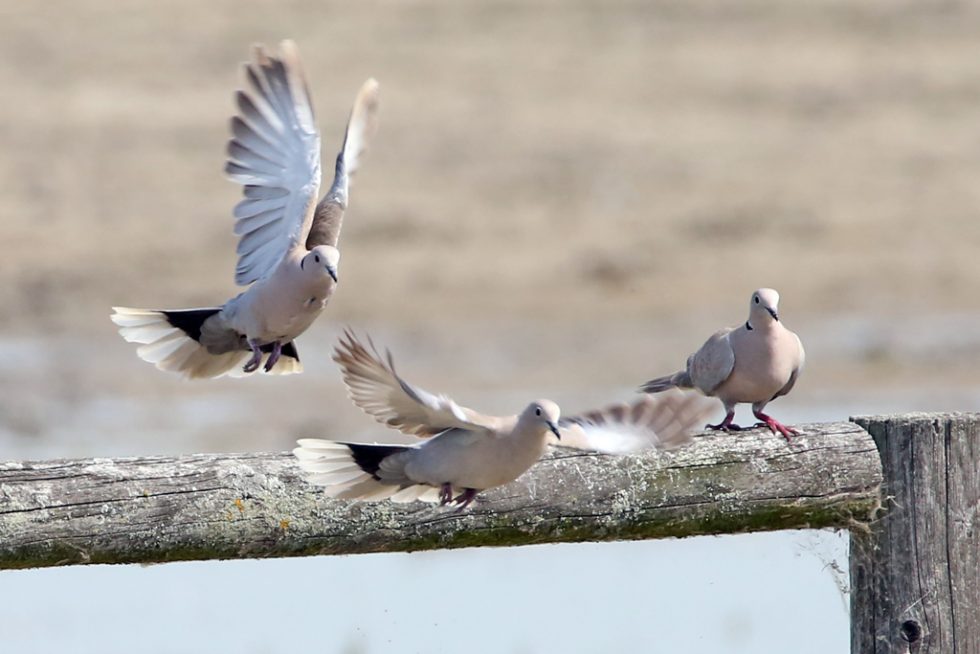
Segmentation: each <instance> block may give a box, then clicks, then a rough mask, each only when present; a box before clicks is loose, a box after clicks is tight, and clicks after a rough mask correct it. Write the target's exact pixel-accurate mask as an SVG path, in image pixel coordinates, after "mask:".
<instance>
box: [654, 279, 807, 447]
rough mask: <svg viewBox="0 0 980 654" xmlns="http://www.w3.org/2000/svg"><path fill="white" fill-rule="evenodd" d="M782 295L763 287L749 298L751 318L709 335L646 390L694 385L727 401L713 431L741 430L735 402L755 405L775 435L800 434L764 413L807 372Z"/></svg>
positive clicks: (710, 427) (798, 340) (762, 420)
mask: <svg viewBox="0 0 980 654" xmlns="http://www.w3.org/2000/svg"><path fill="white" fill-rule="evenodd" d="M778 309H779V293H777V292H776V291H774V290H773V289H771V288H760V289H759V290H757V291H756V292H755V293H753V294H752V298H751V300H749V318H748V320H746V321H745V324H744V325H741V326H740V327H728V328H726V329H722V330H721V331H718V332H715V334H714V335H713V336H712V337H711V338H709V339H708V340H707V341H706V342H705V344H704V345H702V346H701V349H699V350H698V351H697V352H695V353H694V354H692V355H691V356H690V357H688V359H687V369H686V370H682V371H680V372H676V373H674V374H673V375H667V376H666V377H658V378H657V379H653V380H650V381H648V382H647V383H645V384H643V386H641V387H640V390H641V391H642V392H644V393H659V392H661V391H664V390H667V389H669V388H674V387H679V388H696V389H697V390H699V391H701V392H702V393H704V394H705V395H708V396H710V397H717V398H718V399H720V400H721V401H722V404H724V405H725V412H726V415H725V419H724V420H722V421H721V422H720V423H719V424H717V425H707V427H708V428H709V429H721V430H726V431H727V430H734V431H737V430H739V429H741V427H739V426H738V425H735V424H732V419H733V418H734V417H735V405H736V404H740V403H751V404H752V413H753V415H755V417H756V418H758V419H759V420H760V421H761V422H760V423H759V424H758V425H757V426H765V427H768V428H769V429H770V431H772V432H773V433H776V432H777V431H778V432H779V433H780V434H782V435H783V436H785V437H786V439H787V440H789V439H790V436H792V435H795V434H799V431H797V430H796V429H792V428H790V427H787V426H785V425H783V424H782V423H780V422H778V421H777V420H775V419H774V418H772V417H771V416H768V415H766V414H765V413H763V409H765V408H766V404H768V403H769V402H771V401H773V400H774V399H776V398H777V397H780V396H781V395H786V394H787V393H789V392H790V391H791V390H792V389H793V385H794V384H796V379H797V378H798V377H799V376H800V372H801V371H802V370H803V363H804V360H805V354H804V352H803V344H802V343H801V342H800V338H799V337H798V336H797V335H796V334H794V333H793V332H791V331H790V330H788V329H786V327H784V326H783V323H782V321H780V319H779V311H778Z"/></svg>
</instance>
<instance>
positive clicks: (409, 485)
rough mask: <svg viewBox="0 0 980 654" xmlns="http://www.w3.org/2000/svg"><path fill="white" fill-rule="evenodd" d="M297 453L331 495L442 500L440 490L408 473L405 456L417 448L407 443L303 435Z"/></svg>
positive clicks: (307, 471) (314, 481) (309, 477)
mask: <svg viewBox="0 0 980 654" xmlns="http://www.w3.org/2000/svg"><path fill="white" fill-rule="evenodd" d="M297 444H298V445H299V447H297V448H296V449H294V450H293V454H294V455H295V456H296V458H297V459H298V461H299V467H300V469H301V470H302V471H303V472H304V473H305V477H306V480H307V481H309V482H310V483H311V484H315V485H317V486H323V487H324V489H323V490H324V492H325V493H326V494H327V495H329V496H330V497H335V498H337V499H346V500H363V501H369V502H370V501H377V500H384V499H391V501H392V502H411V501H413V500H420V501H423V502H435V501H438V499H439V496H438V490H437V489H435V488H433V487H432V486H428V485H425V484H415V483H414V482H412V481H411V480H409V479H408V478H406V477H405V476H404V463H403V462H402V461H401V459H402V458H403V457H397V455H398V454H401V453H402V452H406V451H409V450H412V449H414V448H412V447H409V446H405V445H368V444H360V443H338V442H336V441H329V440H323V439H319V438H303V439H300V440H298V441H297Z"/></svg>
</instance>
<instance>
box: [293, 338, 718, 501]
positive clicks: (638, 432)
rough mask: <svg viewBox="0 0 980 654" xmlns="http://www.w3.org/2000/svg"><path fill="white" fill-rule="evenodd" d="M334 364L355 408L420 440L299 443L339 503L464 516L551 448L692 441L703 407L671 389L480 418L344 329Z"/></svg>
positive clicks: (626, 448) (306, 467) (626, 447)
mask: <svg viewBox="0 0 980 654" xmlns="http://www.w3.org/2000/svg"><path fill="white" fill-rule="evenodd" d="M334 360H335V361H337V363H339V364H340V366H341V369H342V370H343V376H344V383H345V384H346V385H347V390H348V394H349V395H350V398H351V400H353V402H354V404H355V405H357V406H358V407H359V408H360V409H361V410H362V411H364V412H365V413H367V414H368V415H370V416H372V417H373V418H374V419H375V420H377V421H378V422H380V423H382V424H384V425H386V426H388V427H392V428H394V429H397V430H399V431H401V432H402V433H404V434H408V435H411V436H417V437H419V438H421V439H424V440H422V441H421V442H420V443H419V444H417V445H416V444H413V445H379V444H368V443H345V442H337V441H331V440H324V439H317V438H305V439H301V440H300V441H298V445H299V447H297V448H296V449H294V450H293V453H294V454H295V455H296V457H297V459H298V460H299V466H300V468H301V469H302V470H303V471H304V472H305V473H306V477H307V479H308V480H309V481H310V482H311V483H313V484H316V485H320V486H324V487H325V492H326V493H327V494H328V495H330V496H331V497H337V498H341V499H351V500H382V499H387V498H390V499H391V500H392V501H393V502H411V501H413V500H421V501H433V502H435V501H438V502H439V503H440V504H449V503H450V502H453V503H455V504H457V505H459V508H460V509H463V508H465V507H466V506H468V505H469V504H470V503H471V502H472V501H473V500H474V499H475V498H476V496H477V495H478V494H479V493H480V492H481V491H484V490H486V489H488V488H493V487H495V486H501V485H503V484H507V483H509V482H511V481H514V480H515V479H517V478H518V477H520V476H521V475H522V474H524V472H525V471H527V470H528V469H529V468H530V467H531V466H532V465H534V464H535V463H536V462H537V461H538V459H540V458H541V455H542V454H544V452H545V450H546V449H547V448H548V446H549V445H552V444H554V445H562V446H566V447H574V448H578V449H589V450H595V451H599V452H605V453H610V454H626V453H631V452H638V451H641V450H645V449H650V448H656V449H670V448H674V447H677V446H679V445H681V444H683V443H686V442H687V441H688V440H690V438H691V428H692V427H693V426H694V425H695V424H696V423H697V422H699V421H700V420H703V417H704V416H705V415H706V411H705V408H706V407H705V403H706V400H704V399H703V398H701V397H700V396H698V395H697V394H696V393H687V394H685V393H681V392H677V393H675V394H666V395H661V396H658V397H645V398H642V399H640V400H638V401H636V402H634V403H633V404H632V405H615V406H611V407H607V408H606V409H603V410H599V411H593V412H590V413H586V414H582V415H579V416H573V417H570V418H564V419H563V418H561V416H560V410H559V408H558V405H557V404H555V403H554V402H552V401H550V400H536V401H534V402H531V403H530V404H528V405H527V406H526V407H525V408H524V410H523V411H521V413H520V414H518V415H511V416H488V415H484V414H481V413H478V412H476V411H474V410H473V409H468V408H466V407H464V406H461V405H459V404H457V403H456V402H455V401H454V400H452V399H451V398H449V397H447V396H445V395H436V394H433V393H430V392H428V391H426V390H424V389H422V388H420V387H418V386H414V385H412V384H410V383H408V382H407V381H405V380H404V379H403V378H402V377H401V376H399V375H398V373H397V372H396V371H395V365H394V361H393V359H392V357H391V354H390V353H389V354H388V355H387V357H385V358H382V357H381V355H380V354H379V353H378V352H377V350H376V349H375V348H374V346H373V345H370V341H369V346H365V344H363V343H362V342H361V341H359V340H358V339H357V338H356V337H355V336H354V335H353V334H352V333H351V332H347V334H346V336H345V338H344V339H342V340H341V342H340V344H339V345H338V346H337V348H336V349H335V355H334Z"/></svg>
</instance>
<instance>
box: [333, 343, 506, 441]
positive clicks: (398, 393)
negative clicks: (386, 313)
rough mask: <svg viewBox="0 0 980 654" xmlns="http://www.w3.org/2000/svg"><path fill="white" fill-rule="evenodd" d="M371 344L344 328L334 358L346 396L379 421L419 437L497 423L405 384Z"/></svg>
mask: <svg viewBox="0 0 980 654" xmlns="http://www.w3.org/2000/svg"><path fill="white" fill-rule="evenodd" d="M369 344H370V341H369ZM370 347H371V349H370V350H369V349H368V348H367V347H365V346H364V345H363V344H362V343H361V342H360V341H359V340H358V339H357V337H356V336H354V334H353V333H351V332H350V331H348V332H346V333H345V338H342V339H341V341H340V344H339V345H338V346H337V347H336V349H335V350H334V357H333V359H334V361H336V362H337V363H338V364H340V367H341V371H342V373H343V377H344V384H346V386H347V392H348V395H349V396H350V398H351V401H353V402H354V404H355V405H356V406H357V407H358V408H360V409H361V410H362V411H364V412H365V413H367V414H368V415H370V416H372V417H373V418H374V419H375V420H377V421H378V422H380V423H382V424H385V425H388V426H389V427H393V428H395V429H398V430H399V431H401V432H403V433H405V434H409V435H412V436H419V437H422V438H425V437H429V436H433V435H435V434H438V433H440V432H443V431H445V430H447V429H453V428H456V429H464V430H471V431H484V430H488V429H495V428H496V427H497V423H498V422H499V420H498V419H497V418H493V417H491V416H484V415H482V414H480V413H477V412H476V411H473V410H472V409H468V408H466V407H464V406H460V405H459V404H457V403H456V402H454V401H453V399H452V398H450V397H448V396H446V395H436V394H433V393H430V392H428V391H426V390H424V389H422V388H419V387H418V386H413V385H411V384H409V383H408V382H406V381H405V380H404V379H402V378H401V377H399V376H398V373H396V372H395V367H394V363H393V361H392V358H391V354H390V353H389V354H388V358H387V362H385V361H384V360H382V358H381V356H380V355H379V354H378V352H377V350H376V349H375V348H374V345H373V344H370Z"/></svg>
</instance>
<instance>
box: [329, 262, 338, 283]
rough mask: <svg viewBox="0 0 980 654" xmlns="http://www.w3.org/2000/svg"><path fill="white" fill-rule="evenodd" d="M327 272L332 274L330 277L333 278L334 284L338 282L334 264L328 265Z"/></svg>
mask: <svg viewBox="0 0 980 654" xmlns="http://www.w3.org/2000/svg"><path fill="white" fill-rule="evenodd" d="M327 273H328V274H329V275H330V279H332V280H333V282H334V284H336V283H337V271H336V270H334V268H333V267H332V266H327Z"/></svg>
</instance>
